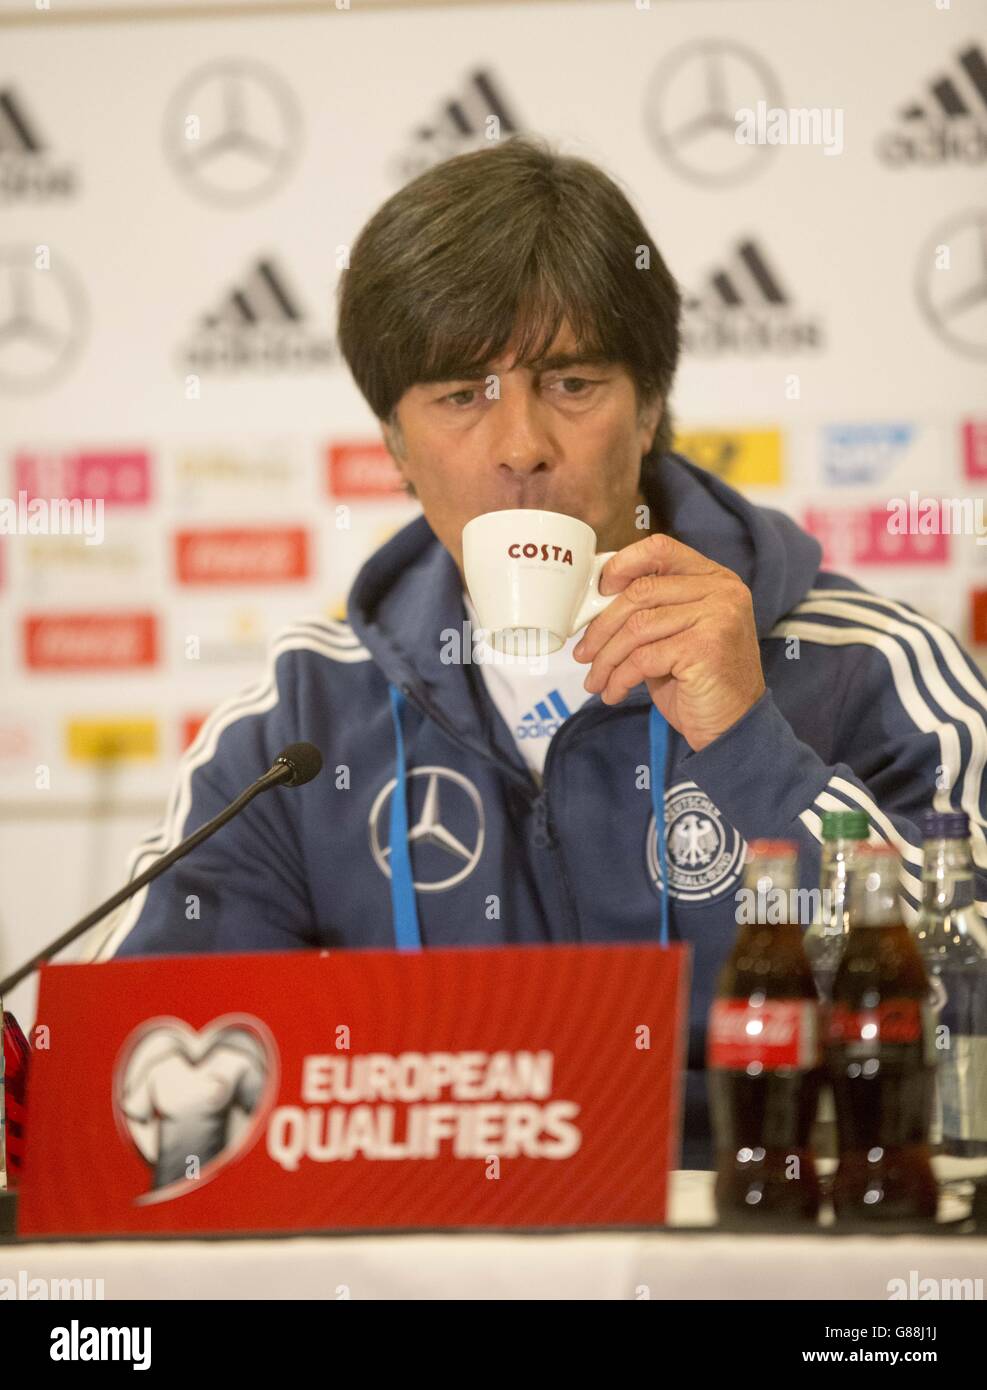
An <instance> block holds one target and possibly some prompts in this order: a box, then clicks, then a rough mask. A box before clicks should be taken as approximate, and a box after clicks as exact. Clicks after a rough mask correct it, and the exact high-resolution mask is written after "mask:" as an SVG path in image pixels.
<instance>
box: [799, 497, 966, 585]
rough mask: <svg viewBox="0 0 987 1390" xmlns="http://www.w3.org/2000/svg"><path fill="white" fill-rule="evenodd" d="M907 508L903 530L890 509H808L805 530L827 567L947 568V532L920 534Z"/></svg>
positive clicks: (903, 517)
mask: <svg viewBox="0 0 987 1390" xmlns="http://www.w3.org/2000/svg"><path fill="white" fill-rule="evenodd" d="M932 500H935V499H932ZM906 505H907V504H903V508H902V521H903V524H902V529H896V527H897V523H898V515H896V514H895V513H894V512H891V511H889V510H888V508H887V507H809V508H808V509H807V511H806V514H805V527H806V530H807V531H809V532H810V534H811V535H813V536H815V537H816V539H817V540H818V541H820V542H821V543H822V547H823V557H822V559H823V564H824V565H828V566H832V567H836V568H839V567H840V566H841V565H944V564H946V563H947V562H948V560H949V533H948V531H946V530H941V531H938V532H929V531H919V530H918V527H917V525H916V526H912V524H911V521H912V518H911V516H910V514H908V513H907V512H905V510H904V508H905V506H906Z"/></svg>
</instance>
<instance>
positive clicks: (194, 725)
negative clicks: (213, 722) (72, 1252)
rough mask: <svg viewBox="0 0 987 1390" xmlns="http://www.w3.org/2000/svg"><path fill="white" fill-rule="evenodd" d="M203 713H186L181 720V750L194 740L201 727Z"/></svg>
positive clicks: (203, 717)
mask: <svg viewBox="0 0 987 1390" xmlns="http://www.w3.org/2000/svg"><path fill="white" fill-rule="evenodd" d="M205 717H206V716H205V715H204V714H187V715H186V716H185V718H184V719H183V720H182V722H181V733H180V735H179V738H180V742H181V747H182V751H183V752H184V751H185V749H186V748H188V747H189V745H190V744H191V743H193V742H194V741H195V736H196V734H197V733H198V732H199V730H200V729H201V728H202V723H203V720H204V719H205Z"/></svg>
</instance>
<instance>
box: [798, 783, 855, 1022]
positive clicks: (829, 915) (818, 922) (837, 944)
mask: <svg viewBox="0 0 987 1390" xmlns="http://www.w3.org/2000/svg"><path fill="white" fill-rule="evenodd" d="M869 834H870V822H869V821H868V819H867V813H866V812H865V811H824V812H823V816H822V836H823V847H822V859H821V864H820V869H819V912H818V914H816V915H814V918H813V921H812V923H811V925H810V926H809V928H808V930H807V931H806V933H805V936H804V938H803V941H802V944H803V946H804V947H805V953H806V955H807V956H808V957H809V964H810V965H811V966H812V974H813V976H814V977H815V981H816V988H817V989H818V991H819V997H820V999H822V1000H823V1002H824V1003H828V1002H829V998H830V996H831V994H832V992H833V980H834V978H835V976H836V971H837V968H838V966H839V963H840V958H841V957H842V955H843V947H844V944H845V942H846V936H847V932H848V931H849V896H848V885H849V878H850V873H851V872H852V870H853V857H854V853H855V852H856V850H857V848H858V846H859V844H860V842H861V841H862V840H866V839H867V837H868V835H869Z"/></svg>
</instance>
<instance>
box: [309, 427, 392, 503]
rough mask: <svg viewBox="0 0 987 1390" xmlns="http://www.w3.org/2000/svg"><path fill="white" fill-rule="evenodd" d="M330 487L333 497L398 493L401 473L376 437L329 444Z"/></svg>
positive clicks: (377, 495)
mask: <svg viewBox="0 0 987 1390" xmlns="http://www.w3.org/2000/svg"><path fill="white" fill-rule="evenodd" d="M328 483H329V491H330V492H331V493H332V494H333V495H334V496H335V497H401V496H403V495H404V494H403V489H402V483H401V475H400V474H399V473H398V470H397V468H396V467H395V465H394V460H393V459H392V458H391V456H390V454H389V453H388V452H387V447H386V446H385V445H384V444H383V443H381V442H380V441H379V440H377V441H374V440H360V441H359V442H356V443H348V444H330V446H329V475H328Z"/></svg>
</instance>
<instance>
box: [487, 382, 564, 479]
mask: <svg viewBox="0 0 987 1390" xmlns="http://www.w3.org/2000/svg"><path fill="white" fill-rule="evenodd" d="M490 416H491V419H492V420H493V422H494V432H495V433H494V439H493V450H494V455H493V456H494V459H495V462H496V465H497V469H498V471H499V472H501V473H504V474H508V473H511V474H514V475H515V476H517V477H528V476H529V475H531V474H533V473H544V472H547V471H548V470H549V469H550V468H552V467H553V460H554V459H555V448H554V445H553V443H552V439H551V434H550V431H549V430H548V428H547V424H546V420H545V404H544V402H543V401H541V400H540V399H539V397H538V393H537V392H536V391H533V390H529V391H525V390H517V389H509V390H504V391H503V393H502V395H501V398H500V400H499V401H498V402H497V405H496V408H495V409H494V410H492V411H491V412H490Z"/></svg>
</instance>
